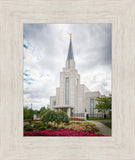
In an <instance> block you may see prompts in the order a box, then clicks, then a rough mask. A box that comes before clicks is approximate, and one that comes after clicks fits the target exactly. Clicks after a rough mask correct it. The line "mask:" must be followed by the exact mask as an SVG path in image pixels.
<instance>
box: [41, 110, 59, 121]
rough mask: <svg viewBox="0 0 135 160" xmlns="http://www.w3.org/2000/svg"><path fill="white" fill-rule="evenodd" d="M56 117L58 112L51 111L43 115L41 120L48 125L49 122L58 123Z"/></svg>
mask: <svg viewBox="0 0 135 160" xmlns="http://www.w3.org/2000/svg"><path fill="white" fill-rule="evenodd" d="M56 117H57V115H56V112H55V111H51V110H49V111H47V112H46V113H45V114H43V115H42V117H41V118H40V120H41V121H43V122H47V123H48V122H53V121H56Z"/></svg>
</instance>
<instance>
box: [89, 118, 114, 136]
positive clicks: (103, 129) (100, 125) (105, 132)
mask: <svg viewBox="0 0 135 160" xmlns="http://www.w3.org/2000/svg"><path fill="white" fill-rule="evenodd" d="M88 122H91V123H94V124H95V125H96V126H97V127H98V128H99V130H100V132H101V133H102V134H103V135H106V136H111V132H112V129H111V128H109V127H107V126H105V125H104V124H103V123H101V122H98V121H88Z"/></svg>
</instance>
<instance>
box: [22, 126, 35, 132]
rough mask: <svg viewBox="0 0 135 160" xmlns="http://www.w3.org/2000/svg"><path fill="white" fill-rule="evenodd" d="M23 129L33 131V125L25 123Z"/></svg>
mask: <svg viewBox="0 0 135 160" xmlns="http://www.w3.org/2000/svg"><path fill="white" fill-rule="evenodd" d="M24 131H33V127H32V126H31V125H25V126H24Z"/></svg>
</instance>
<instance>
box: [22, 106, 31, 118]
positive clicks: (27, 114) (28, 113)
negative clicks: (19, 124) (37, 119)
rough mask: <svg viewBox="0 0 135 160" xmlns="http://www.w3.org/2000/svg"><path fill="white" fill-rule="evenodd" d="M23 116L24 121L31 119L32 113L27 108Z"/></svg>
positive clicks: (24, 109)
mask: <svg viewBox="0 0 135 160" xmlns="http://www.w3.org/2000/svg"><path fill="white" fill-rule="evenodd" d="M23 116H24V119H29V117H30V112H29V110H28V109H27V108H26V107H24V108H23Z"/></svg>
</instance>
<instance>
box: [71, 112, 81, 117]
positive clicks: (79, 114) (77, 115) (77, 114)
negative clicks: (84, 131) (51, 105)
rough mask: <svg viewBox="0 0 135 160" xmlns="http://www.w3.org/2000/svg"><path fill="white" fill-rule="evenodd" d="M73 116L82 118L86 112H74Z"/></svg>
mask: <svg viewBox="0 0 135 160" xmlns="http://www.w3.org/2000/svg"><path fill="white" fill-rule="evenodd" d="M71 117H76V118H82V117H84V113H73V114H72V115H71Z"/></svg>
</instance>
